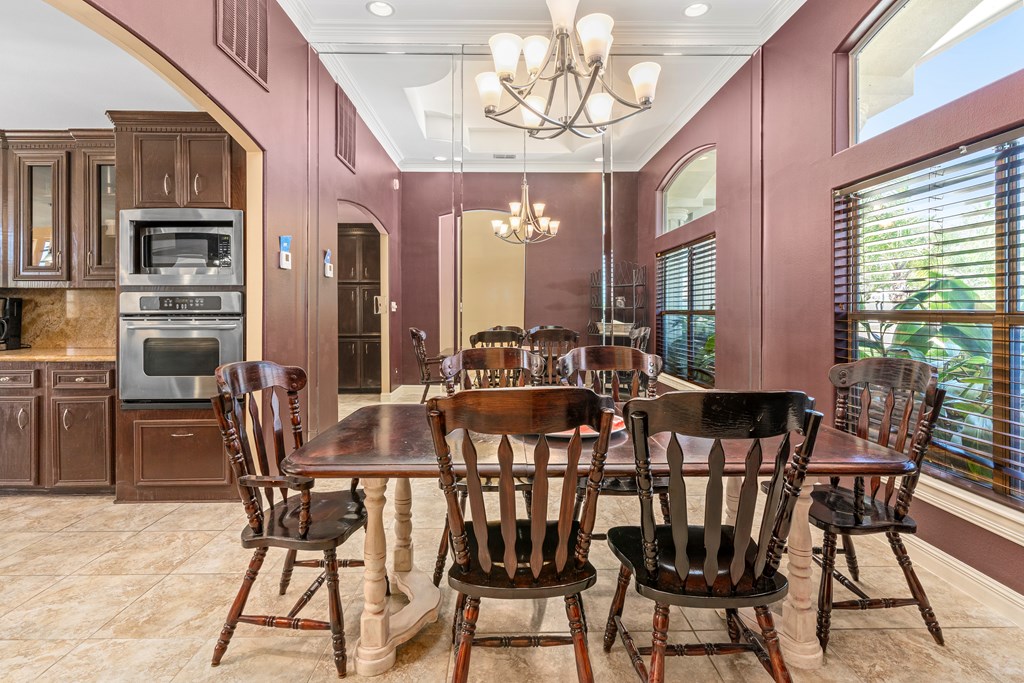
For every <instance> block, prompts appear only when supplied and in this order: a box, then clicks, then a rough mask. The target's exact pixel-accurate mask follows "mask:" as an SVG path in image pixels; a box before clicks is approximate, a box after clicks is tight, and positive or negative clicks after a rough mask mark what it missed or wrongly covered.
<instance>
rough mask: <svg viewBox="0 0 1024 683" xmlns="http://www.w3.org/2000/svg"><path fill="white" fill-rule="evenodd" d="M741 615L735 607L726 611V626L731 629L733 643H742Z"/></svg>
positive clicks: (730, 637) (730, 634) (730, 635)
mask: <svg viewBox="0 0 1024 683" xmlns="http://www.w3.org/2000/svg"><path fill="white" fill-rule="evenodd" d="M739 618H740V613H739V610H737V609H736V608H735V607H730V608H727V609H726V610H725V626H726V628H728V629H729V640H730V642H733V643H738V642H740V624H739Z"/></svg>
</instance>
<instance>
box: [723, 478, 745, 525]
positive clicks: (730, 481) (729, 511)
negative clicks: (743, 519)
mask: <svg viewBox="0 0 1024 683" xmlns="http://www.w3.org/2000/svg"><path fill="white" fill-rule="evenodd" d="M742 485H743V477H726V479H725V524H735V523H736V513H737V512H738V511H739V509H740V487H741V486H742Z"/></svg>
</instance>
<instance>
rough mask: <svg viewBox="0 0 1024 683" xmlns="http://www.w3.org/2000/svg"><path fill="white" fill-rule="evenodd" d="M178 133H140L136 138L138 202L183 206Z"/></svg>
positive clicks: (134, 155)
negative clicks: (179, 189)
mask: <svg viewBox="0 0 1024 683" xmlns="http://www.w3.org/2000/svg"><path fill="white" fill-rule="evenodd" d="M178 138H179V136H178V135H177V134H176V133H138V134H136V135H135V137H134V139H133V143H134V149H133V150H132V153H133V166H134V167H135V174H134V175H135V206H137V207H139V208H149V207H161V206H180V205H181V200H180V199H179V197H178V190H177V188H178V175H179V172H178Z"/></svg>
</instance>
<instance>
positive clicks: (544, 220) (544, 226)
mask: <svg viewBox="0 0 1024 683" xmlns="http://www.w3.org/2000/svg"><path fill="white" fill-rule="evenodd" d="M538 222H539V223H540V229H541V230H543V231H544V232H547V231H548V226H549V225H550V224H551V219H550V218H548V217H547V216H541V217H540V218H539V219H538Z"/></svg>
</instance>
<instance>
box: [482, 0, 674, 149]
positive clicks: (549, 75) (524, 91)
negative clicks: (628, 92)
mask: <svg viewBox="0 0 1024 683" xmlns="http://www.w3.org/2000/svg"><path fill="white" fill-rule="evenodd" d="M547 5H548V11H549V12H550V13H551V23H552V24H553V25H554V29H553V31H552V34H551V37H550V38H546V37H544V36H529V37H527V38H525V39H524V38H521V37H519V36H518V35H516V34H514V33H498V34H496V35H494V36H491V39H490V40H489V41H488V45H489V46H490V48H491V56H492V57H493V59H494V71H487V72H484V73H482V74H479V75H478V76H477V77H476V85H477V90H478V91H479V92H480V99H481V100H482V101H483V105H484V115H485V116H486V117H487V118H489V119H491V120H494V121H497V122H499V123H503V124H505V125H506V126H512V127H514V128H521V129H523V130H525V131H527V132H528V133H529V134H530V136H531V137H534V138H537V139H541V140H548V139H551V138H556V137H558V136H559V135H561V134H563V133H565V132H567V131H568V132H570V133H573V134H575V135H578V136H580V137H582V138H593V137H596V136H598V135H600V134H602V133H603V132H604V131H605V130H606V129H607V127H608V126H610V125H611V124H613V123H618V122H619V121H622V120H625V119H628V118H629V117H631V116H635V115H636V114H639V113H640V112H643V111H647V110H648V109H650V108H651V105H652V104H654V92H655V89H656V88H657V85H658V76H659V75H660V74H661V65H660V64H658V63H657V62H641V63H639V64H635V65H634V66H633V67H632V68H630V69H629V80H630V81H631V82H632V83H633V92H634V94H635V95H636V101H635V102H630V101H629V100H627V99H625V98H623V97H621V96H619V95H618V94H617V93H616V92H615V91H614V90H612V88H611V86H610V85H609V84H608V82H607V81H606V80H605V67H606V66H607V64H608V54H609V53H610V52H611V47H612V41H613V40H614V38H613V36H612V27H613V26H614V25H615V20H614V19H612V18H611V17H610V16H608V15H607V14H600V13H597V14H588V15H586V16H584V17H582V18H581V19H580V20H579V21H578V22H576V30H575V31H574V30H573V20H574V19H575V18H576V8H577V6H578V5H579V0H547ZM520 54H522V55H523V58H524V61H525V62H526V71H527V73H528V78H527V80H526V82H524V83H521V84H516V83H514V82H513V81H514V79H515V77H516V71H517V70H518V68H519V55H520ZM545 85H546V91H547V92H546V94H542V91H543V90H545V87H544V86H545ZM598 85H600V86H601V89H600V90H599V89H598ZM534 90H537V91H538V93H537V94H534ZM503 93H508V94H509V95H510V96H511V97H512V100H513V102H512V104H511V105H510V106H508V107H506V108H504V109H502V108H501V97H502V94H503ZM556 100H559V104H558V106H557V108H556V104H555V103H556ZM616 102H617V103H619V104H620V105H621V106H622V107H625V109H626V111H625V112H622V111H621V110H620V111H619V112H618V113H613V109H614V108H615V103H616ZM516 109H518V110H519V115H520V117H521V119H522V123H518V122H516V121H514V120H511V119H510V118H507V117H508V115H510V114H512V112H513V111H514V110H516ZM553 110H554V112H553ZM558 112H561V113H558Z"/></svg>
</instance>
